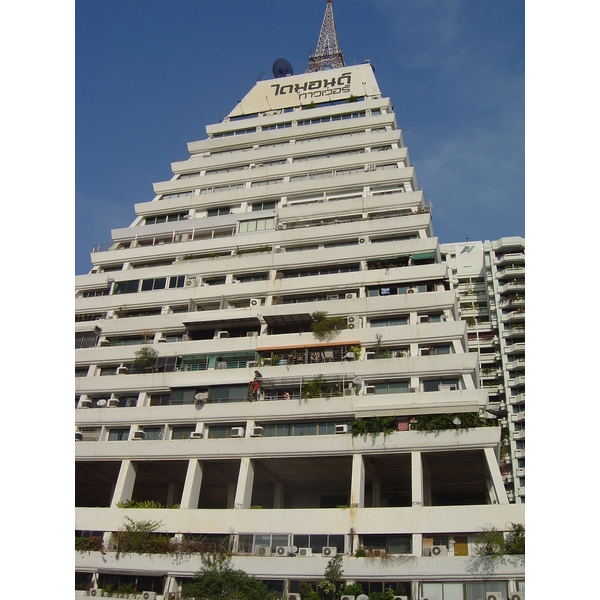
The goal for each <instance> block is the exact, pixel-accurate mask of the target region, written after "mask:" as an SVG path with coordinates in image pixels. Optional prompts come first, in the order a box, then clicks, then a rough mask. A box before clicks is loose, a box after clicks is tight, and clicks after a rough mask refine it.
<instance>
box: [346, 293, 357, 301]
mask: <svg viewBox="0 0 600 600" xmlns="http://www.w3.org/2000/svg"><path fill="white" fill-rule="evenodd" d="M353 298H356V292H348V293H347V294H346V300H352V299H353Z"/></svg>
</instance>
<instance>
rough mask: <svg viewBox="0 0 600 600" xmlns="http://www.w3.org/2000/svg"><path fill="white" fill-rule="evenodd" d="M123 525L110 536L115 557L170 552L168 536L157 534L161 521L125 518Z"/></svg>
mask: <svg viewBox="0 0 600 600" xmlns="http://www.w3.org/2000/svg"><path fill="white" fill-rule="evenodd" d="M125 521H126V522H125V524H124V525H123V527H122V528H121V529H120V530H119V531H115V532H114V533H113V534H112V542H113V545H114V546H115V549H116V551H117V555H119V554H125V553H135V554H167V553H169V552H170V551H172V548H171V543H170V540H171V538H170V536H169V535H167V534H160V533H157V532H158V530H159V529H160V528H161V527H162V521H134V520H133V519H130V518H129V517H125Z"/></svg>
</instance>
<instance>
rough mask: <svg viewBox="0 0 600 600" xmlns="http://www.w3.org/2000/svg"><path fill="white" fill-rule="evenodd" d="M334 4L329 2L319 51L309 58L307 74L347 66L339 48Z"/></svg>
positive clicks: (331, 0) (328, 0)
mask: <svg viewBox="0 0 600 600" xmlns="http://www.w3.org/2000/svg"><path fill="white" fill-rule="evenodd" d="M332 3H333V0H327V8H326V9H325V16H324V17H323V25H321V33H320V35H319V41H318V42H317V49H316V51H315V53H314V54H312V53H311V54H309V56H308V68H307V69H306V72H307V73H314V72H315V71H322V70H324V69H336V68H338V67H345V66H346V64H345V63H344V55H343V54H342V52H341V50H340V48H339V46H338V41H337V33H336V31H335V21H334V20H333V5H332Z"/></svg>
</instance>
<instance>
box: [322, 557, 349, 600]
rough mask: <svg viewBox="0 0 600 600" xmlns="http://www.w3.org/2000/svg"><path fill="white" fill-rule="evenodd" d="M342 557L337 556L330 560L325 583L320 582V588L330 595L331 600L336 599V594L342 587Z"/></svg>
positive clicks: (326, 569) (324, 575) (325, 573)
mask: <svg viewBox="0 0 600 600" xmlns="http://www.w3.org/2000/svg"><path fill="white" fill-rule="evenodd" d="M342 573H343V570H342V555H341V554H336V555H335V556H333V557H332V558H330V559H329V562H328V563H327V567H326V568H325V572H324V573H323V577H324V578H325V579H323V581H320V582H319V587H320V588H321V589H322V590H323V591H324V592H325V594H326V595H328V596H329V597H330V598H335V593H336V591H337V589H338V587H340V580H341V578H342Z"/></svg>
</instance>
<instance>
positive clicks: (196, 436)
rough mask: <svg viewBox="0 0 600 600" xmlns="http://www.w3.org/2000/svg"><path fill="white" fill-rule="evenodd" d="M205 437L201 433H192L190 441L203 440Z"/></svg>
mask: <svg viewBox="0 0 600 600" xmlns="http://www.w3.org/2000/svg"><path fill="white" fill-rule="evenodd" d="M203 437H204V434H203V433H202V432H201V431H192V433H190V440H201V439H202V438H203Z"/></svg>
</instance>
